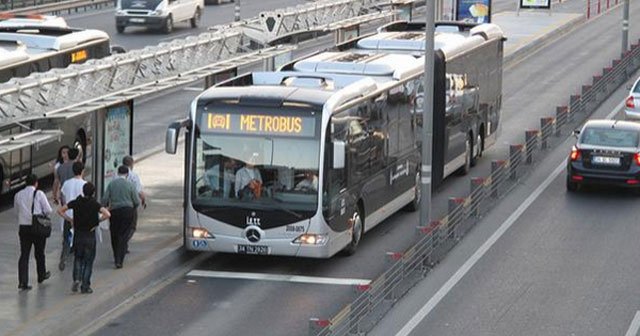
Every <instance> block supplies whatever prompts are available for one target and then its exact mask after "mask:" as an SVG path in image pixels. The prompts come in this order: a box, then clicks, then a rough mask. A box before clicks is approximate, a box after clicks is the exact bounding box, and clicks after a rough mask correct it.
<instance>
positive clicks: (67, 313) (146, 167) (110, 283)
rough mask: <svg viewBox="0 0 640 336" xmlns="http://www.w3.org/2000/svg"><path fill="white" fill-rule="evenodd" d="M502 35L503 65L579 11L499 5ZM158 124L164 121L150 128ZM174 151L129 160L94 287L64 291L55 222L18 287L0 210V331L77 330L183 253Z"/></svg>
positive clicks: (12, 244)
mask: <svg viewBox="0 0 640 336" xmlns="http://www.w3.org/2000/svg"><path fill="white" fill-rule="evenodd" d="M493 18H494V23H496V24H498V25H500V26H501V27H502V29H503V30H504V32H505V34H506V36H507V38H508V40H507V42H506V44H505V65H507V64H511V63H514V62H518V61H520V60H522V59H523V57H525V56H526V55H527V54H529V53H531V52H532V51H534V50H535V49H536V48H539V47H540V46H542V45H543V44H544V43H545V42H546V41H549V40H552V39H554V38H557V37H558V36H560V35H561V34H562V33H564V32H566V31H568V30H570V29H571V28H572V27H575V26H576V25H577V24H578V23H580V22H582V21H583V20H584V17H583V16H582V15H579V14H561V13H554V14H553V15H552V16H549V15H548V14H545V13H526V12H525V13H520V16H516V14H515V13H514V12H506V13H499V14H496V15H494V16H493ZM158 131H159V132H160V131H162V132H164V129H162V130H158ZM179 148H180V152H179V155H175V156H173V155H168V154H165V153H164V152H160V153H156V154H152V155H150V156H148V157H146V158H144V159H142V160H139V161H138V162H137V164H136V167H135V170H136V172H138V174H139V175H140V177H141V179H142V181H143V183H144V185H145V190H146V192H147V194H148V198H149V201H148V203H149V205H148V207H147V209H146V210H145V211H144V212H142V213H141V215H140V218H139V221H138V231H137V232H136V234H135V235H134V237H133V240H132V242H131V246H130V250H131V253H130V254H128V255H127V257H126V258H125V263H124V268H122V269H115V268H114V267H113V257H112V252H111V244H110V240H109V232H108V231H105V232H103V242H102V243H101V244H99V245H98V251H97V257H96V261H95V264H94V273H93V284H92V287H93V289H94V293H93V294H90V295H83V294H72V293H71V269H72V266H71V263H68V264H67V268H66V269H65V270H64V271H63V272H60V271H59V270H58V268H57V265H58V260H59V259H58V258H59V255H60V249H61V233H60V229H59V227H55V228H54V232H53V233H52V237H51V238H50V239H49V240H48V242H47V249H46V257H47V268H48V270H50V271H51V273H52V276H51V278H50V279H49V280H47V281H45V282H44V283H43V284H41V285H38V284H37V282H36V273H35V261H34V259H33V257H31V258H30V260H29V267H30V274H29V278H30V284H31V285H32V286H33V289H32V290H30V291H23V292H19V291H18V281H17V269H18V267H17V264H18V257H19V244H18V237H17V226H16V225H15V224H14V222H15V214H14V212H13V210H9V211H4V212H2V213H0V223H1V224H0V335H67V334H73V333H75V332H78V330H81V329H82V328H83V327H84V326H86V325H87V324H89V323H91V322H92V321H94V320H95V319H97V318H99V317H100V316H102V315H103V314H105V313H106V312H108V311H109V310H111V309H113V308H114V307H115V306H117V305H118V304H119V303H120V302H122V301H124V300H125V299H127V298H129V297H131V296H132V295H134V294H135V293H136V292H137V291H139V290H141V289H142V288H145V287H146V286H147V285H149V284H151V283H153V282H154V281H158V280H159V279H160V278H162V276H166V275H167V274H168V273H169V272H170V271H171V270H175V269H176V268H177V267H178V266H179V265H181V264H182V263H184V261H185V260H188V259H189V258H190V256H188V255H187V254H185V253H184V252H183V250H182V249H181V246H182V178H183V153H182V148H183V146H179Z"/></svg>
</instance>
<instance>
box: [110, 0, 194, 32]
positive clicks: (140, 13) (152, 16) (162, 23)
mask: <svg viewBox="0 0 640 336" xmlns="http://www.w3.org/2000/svg"><path fill="white" fill-rule="evenodd" d="M203 9H204V0H118V3H117V6H116V30H117V31H118V33H123V32H124V29H125V28H126V27H127V26H145V27H149V28H153V29H160V30H162V31H163V32H164V33H167V34H168V33H170V32H171V31H172V30H173V25H174V24H175V23H176V22H182V21H187V20H189V22H190V23H191V27H192V28H196V27H197V26H198V25H199V24H200V20H201V18H202V11H203Z"/></svg>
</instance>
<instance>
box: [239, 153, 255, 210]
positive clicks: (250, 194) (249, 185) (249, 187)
mask: <svg viewBox="0 0 640 336" xmlns="http://www.w3.org/2000/svg"><path fill="white" fill-rule="evenodd" d="M257 158H258V154H257V153H254V154H253V155H252V156H251V158H249V160H248V161H247V162H246V163H245V166H244V167H242V168H240V169H239V170H238V172H236V185H235V192H236V195H237V197H238V198H240V199H244V200H252V199H256V198H260V196H261V195H262V176H260V171H259V170H258V168H256V167H255V166H254V165H255V163H256V162H257Z"/></svg>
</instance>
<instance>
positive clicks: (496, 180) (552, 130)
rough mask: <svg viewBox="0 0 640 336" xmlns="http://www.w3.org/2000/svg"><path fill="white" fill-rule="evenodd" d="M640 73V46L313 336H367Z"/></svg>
mask: <svg viewBox="0 0 640 336" xmlns="http://www.w3.org/2000/svg"><path fill="white" fill-rule="evenodd" d="M639 68H640V41H639V42H638V44H634V45H632V47H631V50H630V51H629V52H627V53H625V55H623V57H622V58H621V59H619V60H614V61H613V63H612V65H611V66H610V67H606V68H604V69H603V72H602V74H598V75H596V76H594V77H593V81H592V83H591V84H590V85H585V86H583V87H582V90H581V93H580V94H577V95H572V96H571V97H570V104H569V105H568V106H558V107H557V108H556V111H555V114H554V115H553V116H549V117H543V118H541V119H540V128H538V129H531V130H526V131H525V132H524V142H522V143H517V144H511V145H510V146H509V150H508V153H507V155H506V157H505V159H503V160H494V161H492V162H491V174H490V175H489V176H485V177H473V178H471V179H470V181H469V193H468V195H467V196H463V197H450V198H449V201H448V209H447V212H446V214H444V216H443V217H441V218H440V219H438V220H435V221H433V222H431V223H430V224H429V225H428V226H426V227H418V228H417V229H416V230H417V232H418V234H419V236H420V237H421V238H420V239H419V240H418V242H417V243H415V245H413V246H411V247H410V248H409V249H407V250H406V251H404V252H393V251H392V252H387V253H386V256H385V257H386V260H387V262H388V264H389V266H388V268H387V270H386V271H385V272H384V273H382V274H381V275H380V276H378V277H377V278H376V279H375V280H373V281H372V282H371V283H370V284H368V285H357V286H354V288H353V292H354V293H355V297H354V298H353V300H352V301H351V302H350V303H349V304H347V305H346V306H344V308H343V309H341V310H340V311H339V312H338V313H336V314H335V315H334V316H333V317H332V318H329V319H323V318H317V317H314V318H311V319H309V324H308V325H309V335H312V336H317V335H323V336H324V335H362V334H365V333H366V332H368V331H370V330H371V329H372V328H373V327H374V326H375V324H376V323H377V321H379V320H380V319H381V318H382V316H384V315H385V314H386V312H387V311H389V310H390V309H391V307H392V306H393V305H394V304H395V303H396V302H397V301H398V300H399V299H400V298H401V297H402V296H403V295H405V294H406V293H407V292H408V291H409V290H410V289H411V288H412V287H413V286H414V285H415V284H416V283H418V282H419V281H420V280H422V279H424V278H425V277H426V276H427V275H428V274H429V272H430V271H431V270H432V269H433V268H434V267H435V266H436V265H437V264H438V263H439V262H440V261H441V260H442V259H443V258H444V257H445V256H446V255H447V254H448V252H449V251H450V250H451V249H452V248H453V247H454V246H456V244H457V243H458V241H460V239H462V237H464V235H465V234H466V233H467V232H469V230H471V229H472V228H473V227H474V226H475V224H477V223H478V222H479V220H480V219H481V218H482V217H483V216H484V215H485V214H486V213H487V212H488V211H489V210H490V209H491V208H493V207H494V206H495V204H496V203H497V202H498V201H499V200H500V199H501V198H503V197H504V196H505V195H506V193H507V192H509V191H510V190H511V189H513V188H514V187H515V186H516V185H517V184H518V181H519V180H520V179H521V178H523V177H524V176H525V174H527V173H528V172H530V171H531V170H532V169H533V166H535V164H536V162H537V161H538V160H540V159H542V158H543V157H544V155H545V153H546V152H547V151H548V150H549V149H550V148H552V147H553V146H555V145H558V144H559V143H561V142H563V141H565V140H566V137H567V135H569V134H570V133H571V131H572V130H573V129H574V128H576V127H577V126H578V125H580V124H581V123H582V122H583V121H584V120H585V119H586V118H587V117H588V116H589V115H590V114H591V113H593V112H594V111H595V110H596V109H597V108H598V107H599V106H600V105H601V104H602V103H603V102H604V101H605V100H606V99H607V98H608V97H609V96H610V95H611V93H613V92H614V91H615V90H616V89H617V88H618V87H619V86H620V85H621V84H622V83H624V82H625V81H626V80H628V79H629V78H630V76H631V75H633V74H634V73H635V72H636V71H637V70H638V69H639Z"/></svg>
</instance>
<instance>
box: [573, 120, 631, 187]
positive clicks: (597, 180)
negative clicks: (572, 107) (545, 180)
mask: <svg viewBox="0 0 640 336" xmlns="http://www.w3.org/2000/svg"><path fill="white" fill-rule="evenodd" d="M574 134H575V135H576V136H577V138H578V141H577V142H576V144H575V145H574V146H573V148H572V149H571V154H570V155H569V159H568V160H567V190H569V191H576V190H578V188H579V187H580V185H583V184H608V185H614V186H622V187H632V188H640V154H639V153H640V148H639V146H640V144H639V141H640V123H635V122H629V121H619V120H589V121H587V123H586V124H585V125H584V127H582V130H581V131H575V132H574ZM638 190H640V189H638Z"/></svg>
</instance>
